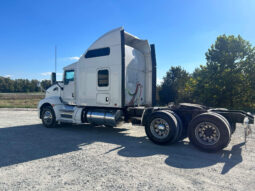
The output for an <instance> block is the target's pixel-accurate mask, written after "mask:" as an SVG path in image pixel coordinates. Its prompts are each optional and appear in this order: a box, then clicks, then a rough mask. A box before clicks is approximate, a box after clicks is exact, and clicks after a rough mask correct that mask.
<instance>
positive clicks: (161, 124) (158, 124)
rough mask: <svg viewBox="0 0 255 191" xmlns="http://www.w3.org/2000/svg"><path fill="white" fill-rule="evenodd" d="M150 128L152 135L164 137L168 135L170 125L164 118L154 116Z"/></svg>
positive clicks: (159, 137)
mask: <svg viewBox="0 0 255 191" xmlns="http://www.w3.org/2000/svg"><path fill="white" fill-rule="evenodd" d="M150 130H151V133H152V134H153V136H155V137H157V138H158V139H164V138H166V137H167V136H168V135H169V132H170V126H169V124H168V123H167V122H166V121H165V120H164V119H162V118H155V119H154V120H153V121H152V122H151V124H150Z"/></svg>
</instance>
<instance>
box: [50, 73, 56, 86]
mask: <svg viewBox="0 0 255 191" xmlns="http://www.w3.org/2000/svg"><path fill="white" fill-rule="evenodd" d="M56 82H57V79H56V72H52V73H51V85H53V84H55V83H56Z"/></svg>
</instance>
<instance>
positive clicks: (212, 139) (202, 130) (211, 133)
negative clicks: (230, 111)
mask: <svg viewBox="0 0 255 191" xmlns="http://www.w3.org/2000/svg"><path fill="white" fill-rule="evenodd" d="M195 136H196V139H197V140H198V141H199V142H200V143H201V144H204V145H214V144H215V143H217V142H218V141H219V139H220V131H219V129H218V127H217V126H216V125H214V124H213V123H210V122H202V123H199V124H198V125H197V126H196V127H195Z"/></svg>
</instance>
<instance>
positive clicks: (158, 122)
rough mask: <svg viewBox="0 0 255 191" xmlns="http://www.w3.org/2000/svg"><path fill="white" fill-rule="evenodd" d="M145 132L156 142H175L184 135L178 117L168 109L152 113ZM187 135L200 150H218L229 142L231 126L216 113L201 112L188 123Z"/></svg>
mask: <svg viewBox="0 0 255 191" xmlns="http://www.w3.org/2000/svg"><path fill="white" fill-rule="evenodd" d="M145 132H146V134H147V136H148V137H149V139H150V140H151V141H153V142H154V143H157V144H167V143H175V142H177V141H179V140H181V139H182V138H183V137H185V136H184V134H185V131H184V128H183V125H182V121H181V119H180V117H179V116H178V115H177V114H176V113H174V112H172V111H169V110H161V111H156V112H154V113H152V114H151V116H150V119H149V121H148V123H147V124H146V125H145ZM188 137H189V139H190V142H191V143H192V144H193V145H195V146H196V147H198V148H199V149H201V150H204V151H208V152H213V151H218V150H221V149H223V148H224V147H226V146H227V145H228V143H229V142H230V138H231V127H230V124H229V122H228V121H227V119H226V118H225V117H223V116H222V115H220V114H218V113H214V112H208V113H202V114H200V115H198V116H196V117H195V118H194V119H193V120H192V121H191V122H190V123H189V126H188Z"/></svg>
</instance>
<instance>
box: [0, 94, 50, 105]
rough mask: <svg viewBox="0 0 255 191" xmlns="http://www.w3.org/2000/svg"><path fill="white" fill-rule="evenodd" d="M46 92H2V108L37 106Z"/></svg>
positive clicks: (0, 98)
mask: <svg viewBox="0 0 255 191" xmlns="http://www.w3.org/2000/svg"><path fill="white" fill-rule="evenodd" d="M44 96H45V94H44V93H0V108H36V107H37V104H38V102H39V101H40V100H41V99H42V98H44Z"/></svg>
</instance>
